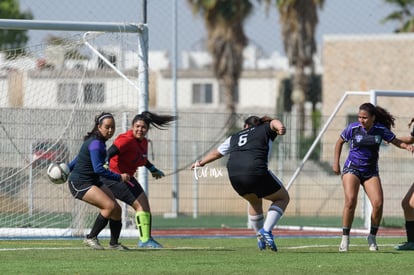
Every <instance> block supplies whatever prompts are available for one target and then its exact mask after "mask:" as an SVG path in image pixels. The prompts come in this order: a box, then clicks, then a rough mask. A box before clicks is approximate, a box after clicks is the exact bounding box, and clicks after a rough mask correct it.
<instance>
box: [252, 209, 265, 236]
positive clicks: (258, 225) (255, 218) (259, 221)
mask: <svg viewBox="0 0 414 275" xmlns="http://www.w3.org/2000/svg"><path fill="white" fill-rule="evenodd" d="M249 222H250V225H251V226H252V227H253V230H254V232H256V233H257V232H259V230H260V229H262V227H263V223H264V215H263V214H260V215H249Z"/></svg>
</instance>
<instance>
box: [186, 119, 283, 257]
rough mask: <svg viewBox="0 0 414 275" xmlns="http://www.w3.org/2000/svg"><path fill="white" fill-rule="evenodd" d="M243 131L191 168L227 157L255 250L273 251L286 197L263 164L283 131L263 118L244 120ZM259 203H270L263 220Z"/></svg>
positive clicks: (275, 120) (232, 180) (228, 139)
mask: <svg viewBox="0 0 414 275" xmlns="http://www.w3.org/2000/svg"><path fill="white" fill-rule="evenodd" d="M243 128H244V129H243V130H241V131H239V132H237V133H235V134H233V135H232V136H230V137H229V138H227V139H226V141H224V142H223V143H222V144H221V145H220V146H219V147H218V148H217V149H215V150H212V151H211V152H209V153H208V154H207V155H206V156H205V157H204V158H202V159H201V160H198V161H196V162H195V163H194V164H193V165H192V167H191V168H192V169H197V167H200V166H204V165H206V164H207V163H210V162H212V161H214V160H216V159H219V158H221V157H222V156H224V155H227V154H228V155H229V159H228V161H227V170H228V174H229V179H230V182H231V185H232V186H233V189H234V190H235V191H236V192H237V193H238V194H239V195H240V196H241V197H243V198H244V199H245V200H247V201H248V202H249V221H250V224H251V225H252V227H253V229H254V231H255V232H256V235H257V244H258V247H259V249H260V250H263V249H266V246H267V247H269V248H270V249H271V250H272V251H277V247H276V244H275V242H274V240H273V234H272V229H273V227H274V226H275V224H276V223H277V222H278V221H279V219H280V218H281V217H282V215H283V213H284V211H285V209H286V207H287V205H288V203H289V194H288V192H287V190H286V189H285V187H284V186H283V184H282V182H281V181H280V180H279V179H278V178H277V177H276V176H275V175H274V174H273V173H272V172H271V171H269V170H268V165H267V163H268V156H269V152H270V151H271V146H272V144H273V141H274V140H275V139H276V136H277V135H284V134H285V133H286V128H285V126H284V125H283V123H282V122H281V121H279V120H277V119H271V118H269V117H266V116H265V117H262V118H259V117H257V116H251V117H249V118H247V119H246V120H245V122H244V127H243ZM263 199H266V200H269V201H271V205H270V207H269V209H268V212H267V215H266V219H265V218H264V215H263Z"/></svg>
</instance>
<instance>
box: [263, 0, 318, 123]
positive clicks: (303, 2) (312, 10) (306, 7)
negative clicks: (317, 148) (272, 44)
mask: <svg viewBox="0 0 414 275" xmlns="http://www.w3.org/2000/svg"><path fill="white" fill-rule="evenodd" d="M266 2H267V4H268V5H269V4H270V3H271V2H272V0H266ZM275 4H276V6H277V8H278V11H279V15H280V23H281V26H282V28H281V29H282V37H283V45H284V49H285V52H286V55H287V57H288V60H289V64H290V65H291V66H293V67H294V70H295V72H294V76H293V91H292V96H291V97H292V98H291V99H292V102H293V104H294V108H295V109H296V110H297V116H298V124H299V125H298V128H299V129H300V131H303V129H304V102H305V100H306V95H307V92H308V91H309V82H310V81H309V77H308V76H307V75H306V73H305V69H306V68H310V70H311V73H312V75H313V73H314V63H313V55H314V54H315V53H316V42H315V29H316V25H317V24H318V14H317V8H318V7H319V8H322V7H323V4H324V0H275Z"/></svg>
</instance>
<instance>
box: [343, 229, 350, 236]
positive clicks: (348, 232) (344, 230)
mask: <svg viewBox="0 0 414 275" xmlns="http://www.w3.org/2000/svg"><path fill="white" fill-rule="evenodd" d="M350 233H351V228H349V227H342V235H347V236H349V234H350Z"/></svg>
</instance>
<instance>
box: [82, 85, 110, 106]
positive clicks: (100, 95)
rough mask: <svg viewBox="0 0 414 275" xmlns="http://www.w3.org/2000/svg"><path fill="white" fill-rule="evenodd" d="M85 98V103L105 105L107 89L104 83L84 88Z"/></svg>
mask: <svg viewBox="0 0 414 275" xmlns="http://www.w3.org/2000/svg"><path fill="white" fill-rule="evenodd" d="M83 98H84V102H85V103H103V102H104V101H105V89H104V84H103V83H88V84H85V85H84V86H83Z"/></svg>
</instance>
